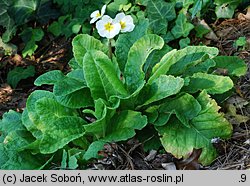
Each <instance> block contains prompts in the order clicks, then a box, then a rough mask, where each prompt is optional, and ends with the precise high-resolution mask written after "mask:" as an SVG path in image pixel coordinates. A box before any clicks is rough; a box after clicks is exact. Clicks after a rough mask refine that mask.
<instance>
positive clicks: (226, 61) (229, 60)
mask: <svg viewBox="0 0 250 186" xmlns="http://www.w3.org/2000/svg"><path fill="white" fill-rule="evenodd" d="M213 60H214V61H215V62H216V66H215V68H220V69H224V70H226V71H227V73H228V75H230V76H237V77H240V76H243V75H245V74H246V72H247V65H246V63H245V61H244V60H242V59H240V58H239V57H237V56H217V57H215V58H213Z"/></svg>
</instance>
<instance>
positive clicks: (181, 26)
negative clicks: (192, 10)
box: [171, 13, 194, 39]
mask: <svg viewBox="0 0 250 186" xmlns="http://www.w3.org/2000/svg"><path fill="white" fill-rule="evenodd" d="M193 28H194V26H193V25H192V24H191V23H189V22H188V21H187V17H186V15H185V14H183V13H180V14H179V15H178V17H177V19H176V24H175V26H174V27H173V28H172V30H171V32H172V34H173V35H174V37H175V39H178V38H180V37H187V36H188V35H189V33H190V31H191V30H192V29H193Z"/></svg>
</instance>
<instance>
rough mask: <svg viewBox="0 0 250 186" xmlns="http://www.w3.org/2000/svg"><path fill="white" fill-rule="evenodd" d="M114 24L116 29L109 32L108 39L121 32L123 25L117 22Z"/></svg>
mask: <svg viewBox="0 0 250 186" xmlns="http://www.w3.org/2000/svg"><path fill="white" fill-rule="evenodd" d="M113 26H114V29H113V30H111V31H110V32H109V34H107V36H106V37H107V38H108V39H111V38H113V37H115V36H116V35H117V34H119V32H120V30H121V25H120V24H119V23H115V24H113Z"/></svg>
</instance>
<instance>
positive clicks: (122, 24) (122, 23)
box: [120, 21, 126, 29]
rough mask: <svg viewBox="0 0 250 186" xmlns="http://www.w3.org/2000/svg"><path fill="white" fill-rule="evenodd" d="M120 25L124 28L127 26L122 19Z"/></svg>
mask: <svg viewBox="0 0 250 186" xmlns="http://www.w3.org/2000/svg"><path fill="white" fill-rule="evenodd" d="M120 25H121V28H122V29H124V28H125V27H126V23H125V22H122V21H120Z"/></svg>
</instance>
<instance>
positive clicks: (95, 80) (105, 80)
mask: <svg viewBox="0 0 250 186" xmlns="http://www.w3.org/2000/svg"><path fill="white" fill-rule="evenodd" d="M83 72H84V76H85V79H86V82H87V85H88V87H89V88H90V92H91V95H92V97H93V99H94V100H97V99H99V98H102V99H104V100H107V101H108V100H109V98H110V97H111V96H122V95H123V96H125V95H127V91H126V90H125V88H124V85H123V83H122V81H121V80H120V79H119V77H118V76H117V73H116V69H115V67H114V65H113V63H112V61H111V60H110V59H109V58H108V56H107V55H105V54H104V53H103V52H101V51H91V52H87V53H86V55H85V57H84V59H83Z"/></svg>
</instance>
